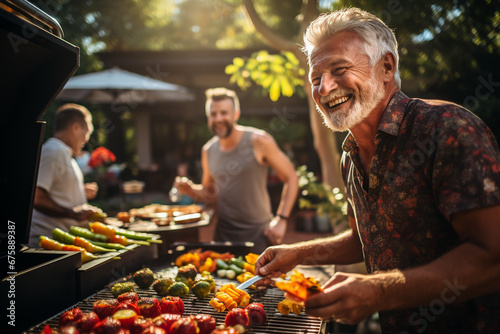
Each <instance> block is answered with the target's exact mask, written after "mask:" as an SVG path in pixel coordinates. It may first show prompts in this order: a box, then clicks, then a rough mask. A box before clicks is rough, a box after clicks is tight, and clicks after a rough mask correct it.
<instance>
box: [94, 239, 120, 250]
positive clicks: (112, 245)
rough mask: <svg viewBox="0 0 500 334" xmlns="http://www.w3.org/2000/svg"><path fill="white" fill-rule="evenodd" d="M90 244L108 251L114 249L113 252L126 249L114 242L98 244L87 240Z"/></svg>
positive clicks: (98, 242)
mask: <svg viewBox="0 0 500 334" xmlns="http://www.w3.org/2000/svg"><path fill="white" fill-rule="evenodd" d="M89 241H90V242H91V243H93V244H94V245H96V246H99V247H104V248H108V249H115V250H125V249H128V248H127V247H125V246H124V245H120V244H117V243H114V242H100V241H94V240H89Z"/></svg>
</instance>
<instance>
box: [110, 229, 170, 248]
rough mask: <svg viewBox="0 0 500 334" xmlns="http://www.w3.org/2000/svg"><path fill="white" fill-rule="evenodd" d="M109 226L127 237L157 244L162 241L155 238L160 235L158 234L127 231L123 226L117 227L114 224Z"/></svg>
mask: <svg viewBox="0 0 500 334" xmlns="http://www.w3.org/2000/svg"><path fill="white" fill-rule="evenodd" d="M111 228H112V229H114V230H115V231H116V234H118V235H122V236H124V237H127V238H128V239H134V240H143V241H147V242H152V243H157V244H161V243H163V241H161V240H160V239H157V238H159V237H160V235H159V234H152V233H141V232H135V231H129V230H125V229H123V228H119V227H116V226H111Z"/></svg>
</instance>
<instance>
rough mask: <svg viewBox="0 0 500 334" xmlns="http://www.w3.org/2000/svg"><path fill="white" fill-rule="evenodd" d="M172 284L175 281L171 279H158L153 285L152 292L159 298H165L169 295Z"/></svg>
mask: <svg viewBox="0 0 500 334" xmlns="http://www.w3.org/2000/svg"><path fill="white" fill-rule="evenodd" d="M174 283H175V281H174V279H173V278H172V277H163V278H159V279H157V280H156V281H155V282H154V283H153V290H155V291H156V293H157V294H159V295H160V296H166V295H168V293H169V288H170V287H171V286H172V284H174Z"/></svg>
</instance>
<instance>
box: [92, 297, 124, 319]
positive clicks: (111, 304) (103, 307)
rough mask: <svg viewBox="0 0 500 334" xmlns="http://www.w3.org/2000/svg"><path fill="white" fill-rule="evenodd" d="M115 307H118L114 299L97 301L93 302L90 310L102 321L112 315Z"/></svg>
mask: <svg viewBox="0 0 500 334" xmlns="http://www.w3.org/2000/svg"><path fill="white" fill-rule="evenodd" d="M116 305H118V300H116V299H99V300H96V301H95V302H94V305H93V309H92V310H93V311H94V312H95V314H97V316H98V317H99V319H101V320H103V319H104V318H106V317H110V316H111V315H113V311H114V310H115V307H116Z"/></svg>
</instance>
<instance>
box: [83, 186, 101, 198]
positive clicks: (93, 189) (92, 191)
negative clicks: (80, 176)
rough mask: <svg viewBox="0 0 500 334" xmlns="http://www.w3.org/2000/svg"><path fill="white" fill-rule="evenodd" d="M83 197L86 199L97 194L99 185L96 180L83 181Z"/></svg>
mask: <svg viewBox="0 0 500 334" xmlns="http://www.w3.org/2000/svg"><path fill="white" fill-rule="evenodd" d="M84 186H85V197H86V198H87V199H88V200H91V199H94V198H95V197H96V196H97V191H98V190H99V186H98V185H97V183H96V182H88V183H85V185H84Z"/></svg>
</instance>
